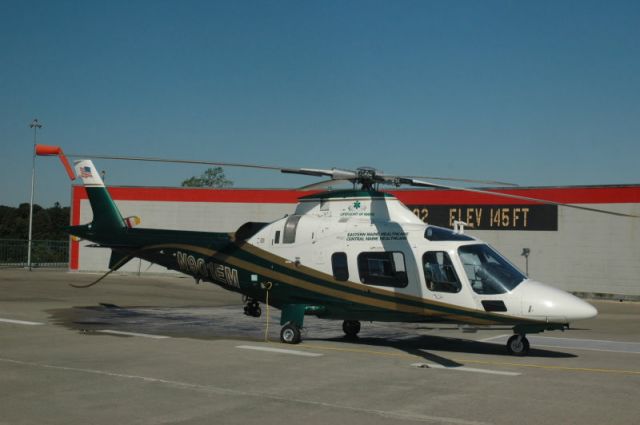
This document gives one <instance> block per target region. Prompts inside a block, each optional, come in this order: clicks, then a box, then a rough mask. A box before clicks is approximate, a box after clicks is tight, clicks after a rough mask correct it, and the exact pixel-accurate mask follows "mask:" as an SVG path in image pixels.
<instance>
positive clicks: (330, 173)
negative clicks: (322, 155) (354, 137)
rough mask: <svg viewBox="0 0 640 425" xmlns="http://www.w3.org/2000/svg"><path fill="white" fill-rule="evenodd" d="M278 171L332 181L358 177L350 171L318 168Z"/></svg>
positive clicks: (283, 169)
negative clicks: (325, 178)
mask: <svg viewBox="0 0 640 425" xmlns="http://www.w3.org/2000/svg"><path fill="white" fill-rule="evenodd" d="M280 171H282V172H283V173H286V174H303V175H306V176H316V177H323V176H326V177H331V179H332V180H352V179H355V178H356V177H358V175H357V174H356V173H355V172H354V171H351V170H341V169H339V168H332V169H330V170H325V169H320V168H282V169H281V170H280Z"/></svg>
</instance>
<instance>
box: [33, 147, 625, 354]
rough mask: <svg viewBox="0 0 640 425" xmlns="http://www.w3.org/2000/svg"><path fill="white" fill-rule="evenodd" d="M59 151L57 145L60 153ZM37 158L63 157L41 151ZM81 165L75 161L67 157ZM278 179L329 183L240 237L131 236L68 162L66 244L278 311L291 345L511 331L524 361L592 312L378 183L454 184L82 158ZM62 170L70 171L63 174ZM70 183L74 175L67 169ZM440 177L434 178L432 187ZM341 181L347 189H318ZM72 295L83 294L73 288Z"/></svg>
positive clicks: (368, 172) (82, 165) (87, 171)
mask: <svg viewBox="0 0 640 425" xmlns="http://www.w3.org/2000/svg"><path fill="white" fill-rule="evenodd" d="M58 149H59V148H58ZM39 154H42V155H54V154H58V155H59V156H60V159H61V160H63V164H64V163H65V162H66V158H65V157H64V155H63V154H61V150H59V151H55V150H54V149H49V150H47V149H46V147H44V148H41V149H40V153H39ZM69 156H79V155H69ZM86 157H92V158H94V159H120V160H139V161H159V162H178V163H198V164H212V165H222V166H235V167H250V168H260V169H267V170H278V171H280V172H282V173H289V174H303V175H309V176H315V177H325V178H326V177H328V180H324V181H322V182H319V183H315V184H312V185H309V186H305V187H304V189H307V190H314V192H313V193H311V194H309V195H306V196H303V197H301V198H300V199H299V202H298V204H297V207H296V209H295V211H294V212H293V213H292V214H290V215H287V216H285V217H282V218H280V219H278V220H276V221H273V222H271V223H263V222H247V223H245V224H243V225H242V226H240V227H239V228H238V229H237V230H236V231H235V232H231V233H217V232H198V231H183V230H168V229H151V228H141V227H137V226H136V223H137V221H138V220H131V219H130V218H127V219H125V218H123V217H122V215H121V214H120V212H119V210H118V208H117V206H116V204H115V203H114V202H113V200H112V199H111V196H110V195H109V192H108V190H107V188H106V187H105V185H104V182H103V181H102V179H101V178H100V175H99V173H98V172H97V170H96V167H95V166H94V164H93V162H92V161H91V160H90V159H82V160H78V161H75V163H74V168H75V174H76V175H77V176H79V177H80V178H81V180H82V182H83V185H84V187H85V189H86V192H87V196H88V199H89V203H90V206H91V209H92V211H93V219H92V221H91V222H90V223H87V224H84V225H77V226H70V227H69V228H68V229H67V230H68V233H70V234H71V235H72V236H74V237H76V238H81V239H84V240H88V241H91V242H93V243H94V244H95V245H94V246H97V247H104V248H110V249H111V250H112V252H111V257H110V260H109V271H108V272H107V273H106V274H105V275H104V276H102V277H101V278H100V279H98V280H96V281H95V282H93V283H91V284H88V285H84V286H79V287H88V286H91V285H94V284H96V283H97V282H99V281H100V280H101V279H103V278H104V277H105V276H107V275H108V274H109V273H111V272H113V271H116V270H118V269H119V268H120V267H122V266H123V265H124V264H126V263H127V262H128V261H129V260H131V259H133V258H141V259H143V260H146V261H149V262H151V263H155V264H158V265H161V266H164V267H166V268H167V269H170V270H175V271H179V272H181V273H184V274H187V275H190V276H192V277H194V278H195V279H196V281H197V282H199V281H205V282H210V283H213V284H216V285H219V286H220V287H222V288H224V289H227V290H230V291H233V292H237V293H240V294H242V295H243V297H244V299H245V304H244V313H245V314H247V315H249V316H253V317H259V316H260V315H261V307H260V304H266V305H268V306H272V307H275V308H277V309H279V310H281V314H280V325H281V331H280V341H281V342H283V343H286V344H298V343H300V342H301V341H302V333H301V329H302V328H303V325H304V318H305V315H313V316H316V317H318V318H321V319H329V320H339V321H342V329H343V331H344V334H345V336H346V337H347V338H357V335H358V333H359V332H360V329H361V322H363V321H367V322H373V321H381V322H411V323H442V324H457V325H459V326H461V327H462V326H468V327H471V328H474V329H477V328H482V327H488V328H489V327H491V326H494V325H500V326H503V327H504V326H508V327H510V328H512V330H513V335H512V336H511V337H510V338H509V339H508V341H507V344H506V349H507V351H508V352H509V353H510V354H513V355H517V356H524V355H526V354H527V353H528V352H529V350H530V344H529V341H528V339H527V337H526V336H527V335H528V334H535V333H541V332H544V331H552V330H565V329H568V328H569V326H570V324H571V323H573V322H575V321H577V320H584V319H589V318H593V317H595V316H596V315H597V313H598V312H597V310H596V309H595V308H594V307H593V306H592V305H591V304H589V303H587V302H585V301H583V300H582V299H580V298H578V297H576V296H574V295H572V294H570V293H568V292H565V291H563V290H560V289H558V288H555V287H553V286H551V285H548V284H544V283H542V282H538V281H535V280H533V279H529V278H528V277H527V276H526V275H525V274H524V273H522V272H521V271H520V270H518V268H517V267H515V266H514V265H513V264H511V263H510V262H509V261H508V260H507V259H506V258H505V257H504V256H503V255H501V254H500V253H499V252H498V251H497V250H495V249H494V248H493V247H491V246H489V245H488V244H486V243H484V242H482V241H481V240H480V239H478V238H475V237H473V236H470V235H468V234H465V232H464V225H465V223H463V222H456V223H455V225H454V228H453V229H449V228H444V227H438V226H433V225H429V224H426V223H424V222H423V221H422V220H421V219H420V218H418V217H417V216H416V215H415V214H414V213H413V212H412V211H411V210H410V209H409V208H407V207H406V206H405V205H404V204H403V203H402V202H400V201H399V200H398V199H397V198H395V197H394V196H393V195H391V194H389V193H386V192H384V191H381V190H380V185H384V184H389V185H392V186H396V187H398V186H401V185H409V186H417V187H428V188H435V189H443V188H446V189H451V188H453V187H451V186H446V185H442V184H438V183H433V182H429V181H425V180H420V179H418V178H415V177H405V176H395V175H388V174H385V173H383V172H381V171H379V170H376V169H374V168H370V167H362V168H358V169H356V170H344V169H336V168H332V169H315V168H282V167H270V166H261V165H250V164H237V163H221V162H207V161H186V160H184V161H183V160H168V159H159V158H140V157H115V156H95V155H93V156H89V155H86ZM66 167H67V171H68V172H69V166H68V164H67V165H66ZM69 176H70V177H74V176H73V173H71V172H69ZM434 179H435V178H434ZM340 182H349V183H351V184H352V185H353V186H352V189H343V190H329V191H315V190H316V189H320V188H324V187H327V186H333V185H335V184H337V183H340ZM453 189H459V190H467V191H472V192H478V193H485V194H492V195H495V196H505V197H510V198H515V199H520V200H528V201H532V202H538V203H546V204H553V205H562V206H566V207H569V208H578V209H583V210H589V211H594V212H598V213H606V214H613V215H618V216H627V217H634V218H637V216H634V215H630V214H624V213H618V212H612V211H606V210H600V209H595V208H589V207H584V206H580V205H573V204H563V203H557V202H553V201H547V200H541V199H536V198H528V197H524V196H520V195H514V194H507V193H502V192H495V191H488V190H482V189H474V188H457V187H456V188H453ZM76 286H78V285H76Z"/></svg>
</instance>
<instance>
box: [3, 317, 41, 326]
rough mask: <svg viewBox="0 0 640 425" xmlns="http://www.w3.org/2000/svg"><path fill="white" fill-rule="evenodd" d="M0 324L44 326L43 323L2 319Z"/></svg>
mask: <svg viewBox="0 0 640 425" xmlns="http://www.w3.org/2000/svg"><path fill="white" fill-rule="evenodd" d="M0 322H3V323H13V324H14V325H29V326H38V325H44V323H42V322H29V321H27V320H15V319H3V318H0Z"/></svg>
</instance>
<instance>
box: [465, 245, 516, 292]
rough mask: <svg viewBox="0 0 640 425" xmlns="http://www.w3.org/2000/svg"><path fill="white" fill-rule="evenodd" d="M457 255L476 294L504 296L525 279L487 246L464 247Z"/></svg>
mask: <svg viewBox="0 0 640 425" xmlns="http://www.w3.org/2000/svg"><path fill="white" fill-rule="evenodd" d="M458 255H459V256H460V261H461V262H462V266H463V267H464V271H465V273H466V274H467V278H468V279H469V283H471V288H472V289H473V291H474V292H475V293H477V294H482V295H495V294H504V293H506V292H507V291H511V290H513V289H514V288H515V287H516V286H518V285H519V284H520V282H522V281H524V280H525V279H526V276H525V275H524V274H522V273H521V272H520V271H519V270H518V269H516V268H515V267H514V266H513V265H511V264H510V263H509V262H508V261H507V260H505V259H504V258H503V257H502V256H501V255H500V254H498V253H497V252H496V251H494V250H493V249H491V248H490V247H489V246H488V245H465V246H461V247H460V248H458Z"/></svg>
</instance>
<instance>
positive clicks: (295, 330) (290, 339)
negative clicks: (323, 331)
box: [280, 323, 302, 344]
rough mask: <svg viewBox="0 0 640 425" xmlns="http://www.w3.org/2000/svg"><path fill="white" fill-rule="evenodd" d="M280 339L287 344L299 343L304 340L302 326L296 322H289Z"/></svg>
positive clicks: (281, 332) (284, 327)
mask: <svg viewBox="0 0 640 425" xmlns="http://www.w3.org/2000/svg"><path fill="white" fill-rule="evenodd" d="M280 341H281V342H284V343H285V344H299V343H300V341H302V336H301V334H300V328H299V327H298V326H297V325H296V324H294V323H287V324H286V325H284V326H283V327H282V330H281V331H280Z"/></svg>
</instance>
